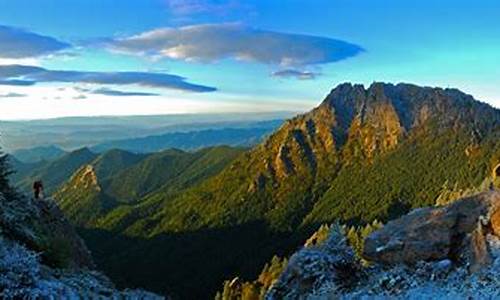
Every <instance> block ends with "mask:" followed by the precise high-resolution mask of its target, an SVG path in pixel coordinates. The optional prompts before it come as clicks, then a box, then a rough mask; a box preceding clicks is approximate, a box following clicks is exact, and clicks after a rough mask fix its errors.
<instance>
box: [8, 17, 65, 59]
mask: <svg viewBox="0 0 500 300" xmlns="http://www.w3.org/2000/svg"><path fill="white" fill-rule="evenodd" d="M70 46H71V45H70V44H68V43H65V42H61V41H59V40H57V39H55V38H52V37H48V36H44V35H40V34H36V33H33V32H29V31H25V30H22V29H19V28H14V27H9V26H3V25H0V58H2V59H25V58H33V57H39V56H44V55H50V54H53V53H56V52H59V51H61V50H63V49H67V48H69V47H70Z"/></svg>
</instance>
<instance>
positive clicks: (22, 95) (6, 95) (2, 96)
mask: <svg viewBox="0 0 500 300" xmlns="http://www.w3.org/2000/svg"><path fill="white" fill-rule="evenodd" d="M26 96H27V95H25V94H19V93H7V94H0V98H22V97H26Z"/></svg>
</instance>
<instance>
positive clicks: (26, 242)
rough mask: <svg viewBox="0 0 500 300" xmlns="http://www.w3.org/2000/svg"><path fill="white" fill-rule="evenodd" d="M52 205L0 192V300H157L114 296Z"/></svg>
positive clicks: (133, 294) (136, 294)
mask: <svg viewBox="0 0 500 300" xmlns="http://www.w3.org/2000/svg"><path fill="white" fill-rule="evenodd" d="M94 269H95V265H94V262H93V260H92V257H91V254H90V252H89V250H88V249H87V247H86V246H85V243H84V242H83V240H82V239H81V238H80V237H79V236H78V235H77V234H76V232H75V230H74V229H73V227H72V226H71V225H70V224H69V222H68V221H67V220H66V218H65V217H64V215H63V214H62V212H61V211H60V210H59V208H58V207H57V205H56V204H55V203H54V202H53V201H52V200H50V199H47V200H39V201H38V200H37V201H35V200H33V199H30V198H27V197H23V196H22V195H15V196H13V195H10V196H9V197H6V196H4V194H2V193H1V192H0V298H1V299H163V297H160V296H158V295H155V294H152V293H149V292H145V291H140V290H125V291H119V290H117V289H116V288H115V287H114V285H113V283H112V282H111V281H110V280H109V279H108V278H107V277H106V276H104V275H103V274H101V273H99V272H98V271H96V270H94Z"/></svg>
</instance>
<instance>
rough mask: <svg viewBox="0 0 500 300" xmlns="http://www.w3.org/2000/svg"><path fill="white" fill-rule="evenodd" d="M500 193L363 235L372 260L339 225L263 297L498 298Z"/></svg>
mask: <svg viewBox="0 0 500 300" xmlns="http://www.w3.org/2000/svg"><path fill="white" fill-rule="evenodd" d="M499 208H500V192H499V191H495V190H493V191H489V192H484V193H481V194H477V195H475V196H471V197H468V198H463V199H459V200H457V201H455V202H453V203H451V204H449V205H447V206H443V207H431V208H420V209H416V210H414V211H413V212H410V213H409V214H408V215H405V216H403V217H401V218H399V219H397V220H394V221H392V222H389V223H388V224H387V225H385V226H384V227H383V228H381V229H379V230H377V231H375V232H374V233H372V234H371V235H370V236H369V237H368V238H367V239H366V240H365V248H364V254H365V257H366V258H368V259H370V260H371V262H370V264H369V265H364V264H360V263H359V259H356V258H355V257H353V256H352V253H353V252H352V249H351V248H350V247H349V246H348V245H347V244H346V239H345V236H344V234H343V232H342V230H340V228H339V227H335V228H337V230H333V231H332V232H331V233H330V236H329V237H328V239H327V240H326V241H325V242H324V243H322V244H319V245H317V246H311V247H309V248H304V249H302V250H300V251H299V252H297V253H296V254H294V255H293V256H292V258H291V259H290V261H289V264H288V266H287V267H286V268H285V271H284V272H283V273H282V274H281V275H280V277H279V279H278V280H277V281H276V283H275V284H274V285H273V286H272V287H271V289H270V290H269V292H268V293H267V295H266V299H268V300H270V299H297V300H298V299H385V298H391V299H443V298H444V299H497V298H499V297H500V279H498V268H499V267H500V237H499V236H498V235H497V234H498V233H497V232H498V227H497V224H498V219H499V218H500V216H499V215H500V211H499Z"/></svg>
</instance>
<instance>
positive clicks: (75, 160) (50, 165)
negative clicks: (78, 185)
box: [12, 148, 97, 195]
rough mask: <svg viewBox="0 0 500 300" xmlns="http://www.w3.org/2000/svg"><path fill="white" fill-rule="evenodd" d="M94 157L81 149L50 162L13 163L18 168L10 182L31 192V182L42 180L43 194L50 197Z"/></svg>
mask: <svg viewBox="0 0 500 300" xmlns="http://www.w3.org/2000/svg"><path fill="white" fill-rule="evenodd" d="M96 157H97V154H95V153H93V152H91V151H90V150H89V149H88V148H81V149H78V150H75V151H73V152H70V153H66V154H64V155H63V156H61V157H60V158H58V159H55V160H52V161H45V162H39V163H35V164H28V165H27V166H19V164H18V163H17V164H16V163H14V165H17V166H18V168H17V169H16V174H14V176H13V177H12V181H13V182H15V183H16V185H17V186H18V187H20V188H21V189H22V190H23V191H26V192H31V187H32V184H33V182H34V181H36V180H42V181H43V184H44V192H45V193H46V194H47V195H50V194H52V193H53V192H54V191H55V190H56V189H57V188H58V187H59V186H60V185H61V184H62V183H64V182H65V181H66V180H68V178H69V177H71V175H72V174H73V173H74V172H75V171H76V170H77V169H78V168H80V167H81V166H82V165H83V164H86V163H88V162H90V161H92V160H94V159H95V158H96Z"/></svg>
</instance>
